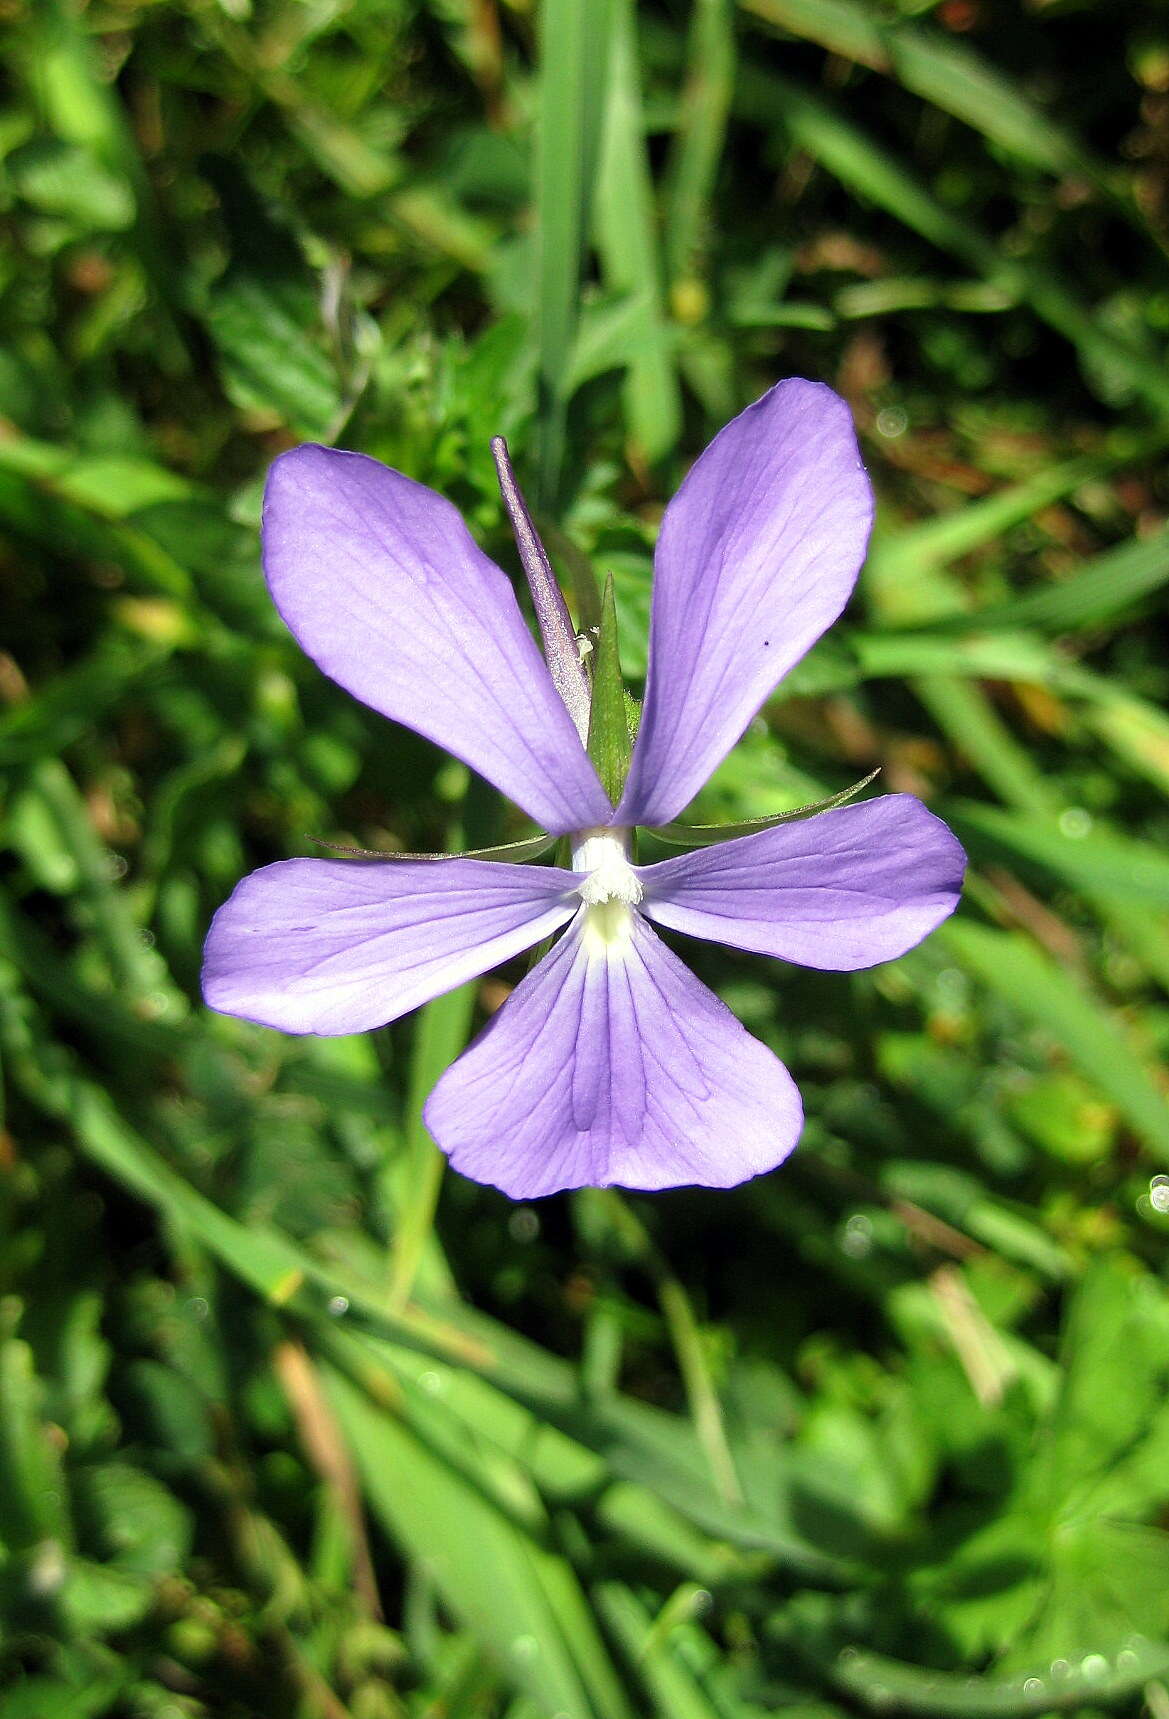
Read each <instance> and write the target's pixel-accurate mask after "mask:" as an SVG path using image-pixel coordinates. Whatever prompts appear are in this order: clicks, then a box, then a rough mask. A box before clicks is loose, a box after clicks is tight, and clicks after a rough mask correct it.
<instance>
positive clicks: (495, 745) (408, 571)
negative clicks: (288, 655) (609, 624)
mask: <svg viewBox="0 0 1169 1719" xmlns="http://www.w3.org/2000/svg"><path fill="white" fill-rule="evenodd" d="M264 571H265V573H266V575H267V578H268V585H269V587H270V589H271V592H272V597H273V600H274V601H275V604H276V607H277V608H278V609H279V610H280V613H281V615H282V616H283V617H284V620H285V621H286V622H287V624H288V626H289V628H290V629H291V631H292V632H293V633H294V634H295V636H296V639H297V641H298V643H299V644H300V645H301V647H302V648H303V649H304V650H305V652H306V653H307V654H308V655H309V656H310V657H312V659H313V661H314V662H316V663H317V664H319V666H320V667H321V668H322V669H323V670H324V671H325V673H326V674H327V675H330V676H331V677H332V679H333V680H335V681H337V682H338V683H339V684H340V685H341V686H343V687H344V688H345V689H346V691H348V692H351V693H353V695H354V696H355V697H356V698H360V699H361V700H362V702H363V703H365V704H368V705H370V706H371V707H372V708H373V709H374V710H379V711H381V713H382V714H383V716H389V717H392V718H393V719H394V720H395V721H396V722H402V723H405V725H406V726H407V727H408V728H413V729H416V730H417V731H418V733H419V734H424V735H426V737H427V739H429V740H433V741H435V742H437V744H438V745H440V746H444V747H445V748H446V749H447V751H448V752H453V753H454V754H455V756H456V757H458V758H461V759H463V761H464V762H465V763H467V764H469V765H471V767H472V768H473V769H475V770H478V771H479V773H480V775H482V776H486V778H487V779H488V781H490V782H493V783H494V784H495V786H496V787H497V788H499V789H501V790H502V791H503V793H505V794H506V795H507V796H508V798H509V799H512V800H514V801H515V802H516V804H517V805H518V806H522V807H523V809H524V811H525V812H527V813H529V814H530V816H532V817H533V818H535V819H536V821H537V822H538V823H540V824H542V825H543V826H544V828H545V829H547V830H551V831H554V832H556V833H563V832H564V831H566V830H571V829H582V828H585V827H587V826H588V825H590V824H598V823H604V822H605V821H606V820H607V819H608V818H609V817H610V816H611V814H612V807H611V806H610V804H609V800H608V796H607V795H606V794H605V792H604V790H603V788H602V787H601V784H600V782H599V781H598V779H597V773H596V771H595V770H594V769H593V766H592V764H591V763H590V762H589V759H588V757H587V756H586V753H585V750H584V747H583V746H582V745H581V741H580V736H579V735H578V734H577V732H576V729H575V727H574V725H573V721H572V718H571V717H570V716H569V714H568V711H567V709H566V707H565V705H564V702H563V700H562V699H561V698H560V696H559V694H558V693H557V692H556V689H555V687H554V686H553V684H552V680H551V677H550V675H549V673H548V669H547V667H546V665H545V663H544V659H543V657H542V656H541V655H540V652H539V648H538V647H537V645H536V641H535V640H534V639H533V637H532V635H531V634H530V633H529V631H528V629H527V627H526V626H525V625H524V620H523V616H522V615H521V613H520V609H519V604H518V603H517V601H516V597H515V593H514V591H513V590H512V588H511V585H510V583H509V582H508V579H507V577H506V575H505V574H504V573H503V572H502V571H501V570H500V569H499V568H498V567H497V566H496V565H495V563H494V562H493V561H491V560H489V559H488V557H487V556H486V555H484V554H483V551H482V550H481V549H480V548H479V547H478V545H477V544H476V543H475V541H474V539H473V538H472V536H471V534H470V532H469V531H468V530H467V527H466V526H465V525H464V523H463V520H462V517H461V515H460V514H459V512H458V509H457V508H455V507H453V506H452V505H451V503H450V502H449V501H446V500H444V499H443V497H442V496H440V495H436V494H435V492H434V491H433V490H431V489H427V488H426V487H425V485H424V484H420V483H415V482H414V481H413V480H412V479H411V478H407V477H403V476H402V474H401V472H396V471H392V470H391V469H390V468H389V467H388V466H383V465H381V464H380V463H379V462H378V461H377V460H373V459H370V458H369V457H368V456H367V455H365V454H350V453H342V452H339V451H338V450H337V449H335V448H319V447H314V446H307V447H303V448H295V449H294V450H293V451H292V452H291V453H287V454H282V455H281V457H280V458H279V459H278V460H277V461H276V463H275V464H274V465H273V467H272V470H271V472H270V474H269V477H268V487H267V489H266V491H265V494H264Z"/></svg>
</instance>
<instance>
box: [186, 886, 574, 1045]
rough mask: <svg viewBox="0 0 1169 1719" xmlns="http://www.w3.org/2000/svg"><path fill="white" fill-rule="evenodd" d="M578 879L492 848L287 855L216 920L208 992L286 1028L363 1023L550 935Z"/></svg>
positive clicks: (402, 1009) (317, 1029)
mask: <svg viewBox="0 0 1169 1719" xmlns="http://www.w3.org/2000/svg"><path fill="white" fill-rule="evenodd" d="M575 882H576V880H575V879H574V878H573V876H572V874H571V872H564V871H557V870H556V869H555V868H554V867H551V866H541V867H538V868H533V869H531V870H529V869H528V868H527V867H525V866H519V865H501V864H499V863H498V862H496V861H493V860H469V859H446V860H422V861H410V860H370V861H365V860H319V859H294V860H279V861H278V862H277V863H276V864H275V865H266V866H264V867H262V869H261V870H260V871H254V872H253V873H252V874H251V876H250V877H245V878H244V880H243V882H242V883H240V884H237V886H236V888H235V891H234V893H233V894H232V896H231V898H230V899H229V900H228V901H227V902H225V903H224V905H223V906H222V907H221V908H220V909H219V912H218V913H217V914H216V915H215V918H214V919H213V920H212V922H211V930H210V931H209V932H208V934H207V945H206V949H205V951H204V957H203V995H204V997H205V998H206V1000H207V1002H208V1003H209V1004H210V1005H211V1007H212V1008H213V1009H219V1010H220V1011H221V1012H222V1013H223V1014H225V1015H242V1016H243V1018H244V1019H245V1020H249V1021H260V1022H261V1023H262V1024H263V1025H264V1026H268V1027H280V1028H281V1029H282V1030H283V1031H284V1032H286V1033H322V1034H326V1035H331V1034H337V1033H359V1032H365V1031H367V1030H368V1029H369V1028H370V1027H380V1026H384V1025H385V1023H386V1022H387V1021H393V1020H396V1019H397V1018H398V1016H399V1015H404V1014H406V1013H407V1011H408V1010H410V1009H416V1008H417V1007H418V1006H419V1004H421V1003H425V1002H428V1001H429V1000H430V998H431V997H437V996H440V995H441V994H442V992H443V991H450V990H453V988H454V987H455V986H456V985H461V984H463V982H464V981H465V980H467V979H473V978H475V977H476V975H477V974H479V973H485V972H486V971H487V970H488V968H489V967H494V966H497V965H498V963H499V962H501V961H506V960H508V959H509V958H510V957H511V956H512V955H518V954H519V953H520V951H521V950H523V949H530V948H531V947H532V945H533V944H534V943H539V942H540V940H541V938H544V937H548V936H550V935H551V934H552V932H554V931H556V930H558V929H559V928H560V926H562V925H564V924H565V923H566V921H567V920H569V919H570V918H571V917H572V913H573V911H574V909H575V907H576V906H577V904H578V898H577V897H576V896H574V895H573V894H572V891H573V888H574V886H575Z"/></svg>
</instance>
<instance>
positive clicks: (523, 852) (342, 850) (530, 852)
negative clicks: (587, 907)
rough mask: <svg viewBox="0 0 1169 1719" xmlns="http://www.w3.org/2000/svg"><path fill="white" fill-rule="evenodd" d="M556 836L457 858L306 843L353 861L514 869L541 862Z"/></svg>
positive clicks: (320, 841)
mask: <svg viewBox="0 0 1169 1719" xmlns="http://www.w3.org/2000/svg"><path fill="white" fill-rule="evenodd" d="M556 839H557V838H556V837H555V836H549V835H545V834H544V832H543V831H542V830H541V832H540V834H539V835H538V836H524V837H523V839H522V840H521V841H518V842H504V843H503V844H502V845H501V846H499V847H494V848H468V849H466V851H465V852H463V853H456V854H407V853H403V852H402V851H401V849H400V848H391V849H386V848H347V847H343V846H342V844H341V843H340V842H327V841H324V840H323V839H322V837H320V836H306V837H305V840H306V841H309V842H313V843H315V844H316V846H317V847H319V848H328V849H329V850H330V851H331V852H332V853H335V854H345V855H346V856H347V857H348V858H350V859H376V860H434V861H436V862H437V861H439V860H452V859H473V860H510V861H511V862H512V864H513V865H522V864H523V862H524V861H525V860H532V859H539V858H540V855H541V854H546V853H547V852H548V849H549V848H550V847H551V846H552V844H553V842H555V841H556Z"/></svg>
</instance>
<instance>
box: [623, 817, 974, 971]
mask: <svg viewBox="0 0 1169 1719" xmlns="http://www.w3.org/2000/svg"><path fill="white" fill-rule="evenodd" d="M965 869H966V855H965V853H964V852H963V851H962V846H961V844H960V843H959V842H958V841H957V839H956V838H955V837H954V836H953V835H952V834H951V832H950V830H949V829H947V827H946V825H945V824H944V823H943V822H942V820H941V819H940V818H935V817H934V815H933V813H932V812H929V811H927V810H926V808H925V807H924V806H923V805H922V803H921V801H920V800H918V799H915V798H914V796H913V795H912V794H887V795H885V796H883V797H882V798H881V799H879V800H865V801H863V802H862V803H861V804H859V805H853V806H839V807H837V808H836V810H835V811H832V812H818V813H817V814H816V815H815V816H814V817H811V818H805V819H803V820H802V821H800V822H799V823H795V824H779V825H777V826H776V827H775V828H774V829H770V830H761V831H760V832H759V833H758V835H753V836H740V837H738V838H737V839H736V840H732V841H728V842H721V843H719V844H718V845H717V846H715V847H709V848H700V849H698V850H697V851H696V852H694V853H689V854H679V855H678V856H677V858H675V859H668V860H662V861H661V862H660V863H659V864H657V865H650V866H642V867H639V868H638V876H639V877H640V879H641V881H642V885H643V887H644V890H645V895H644V897H643V899H642V903H641V908H642V912H643V913H645V914H646V915H647V916H648V917H649V918H650V919H652V920H654V921H655V922H656V923H657V924H658V925H665V926H668V927H669V928H670V930H671V931H685V932H687V933H688V934H689V935H690V936H692V937H705V938H708V939H709V940H710V941H711V942H714V943H729V944H731V946H732V947H733V948H735V949H751V950H754V951H756V952H757V953H758V954H761V955H777V956H779V957H780V958H781V959H782V960H784V961H795V962H797V963H798V964H799V965H800V966H802V967H821V968H825V969H828V970H831V971H836V972H840V971H845V970H851V969H853V968H857V967H872V966H875V965H876V963H877V962H879V961H891V960H893V958H894V957H895V956H897V955H904V953H905V951H906V950H907V949H912V948H913V946H914V944H915V943H920V942H921V940H922V938H923V937H925V936H927V935H928V934H929V932H931V931H933V930H934V929H935V927H936V926H938V925H940V924H941V922H942V920H943V919H946V918H948V917H949V915H950V914H951V913H953V911H954V909H955V907H956V906H957V904H958V897H959V895H960V893H961V890H962V877H963V873H964V872H965Z"/></svg>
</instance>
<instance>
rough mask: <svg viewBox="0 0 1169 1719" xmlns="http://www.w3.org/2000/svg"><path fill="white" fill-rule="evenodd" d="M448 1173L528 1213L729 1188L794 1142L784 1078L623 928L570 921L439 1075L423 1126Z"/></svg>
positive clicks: (767, 1056) (708, 998)
mask: <svg viewBox="0 0 1169 1719" xmlns="http://www.w3.org/2000/svg"><path fill="white" fill-rule="evenodd" d="M423 1115H424V1119H425V1122H426V1126H427V1127H428V1128H429V1130H430V1132H431V1134H432V1135H433V1136H434V1138H435V1140H436V1141H437V1142H438V1144H439V1145H440V1146H441V1147H442V1149H443V1150H444V1151H445V1152H447V1153H448V1154H449V1155H450V1160H451V1163H452V1164H453V1165H454V1167H455V1169H457V1170H461V1171H462V1173H463V1174H464V1175H466V1176H471V1177H473V1178H474V1179H475V1180H476V1181H479V1182H490V1183H492V1184H493V1185H494V1186H495V1187H498V1188H502V1189H503V1191H504V1193H506V1194H510V1195H511V1196H512V1198H513V1199H532V1198H535V1197H537V1196H539V1195H541V1194H553V1193H556V1192H557V1191H558V1190H560V1189H562V1188H580V1187H609V1186H612V1185H617V1186H620V1187H625V1188H671V1187H677V1186H680V1185H687V1184H698V1185H700V1186H705V1187H712V1188H727V1187H732V1186H733V1185H734V1184H735V1183H737V1182H742V1181H745V1180H746V1179H747V1177H749V1176H757V1175H759V1173H760V1172H761V1171H763V1170H770V1169H772V1168H773V1167H774V1166H775V1165H776V1164H778V1163H779V1162H780V1161H781V1159H783V1158H785V1157H786V1156H787V1154H788V1153H789V1152H790V1151H791V1149H792V1147H793V1146H794V1145H795V1143H796V1141H797V1139H798V1138H799V1134H800V1128H801V1125H802V1121H803V1112H802V1108H801V1105H800V1097H799V1093H798V1092H797V1091H796V1088H795V1085H794V1083H793V1081H792V1078H791V1076H790V1075H789V1074H788V1072H787V1070H786V1068H784V1066H783V1064H782V1063H781V1062H780V1061H779V1059H778V1057H776V1056H774V1055H773V1054H772V1052H771V1051H769V1050H767V1049H766V1047H765V1046H763V1045H761V1044H760V1043H759V1041H758V1039H754V1038H752V1037H751V1035H750V1033H748V1032H746V1031H745V1029H744V1028H743V1027H741V1026H740V1025H739V1023H738V1021H737V1020H736V1019H735V1017H734V1016H733V1015H732V1014H731V1012H730V1010H729V1009H728V1008H726V1007H725V1005H724V1004H722V1003H721V1002H720V1001H719V1000H718V998H717V997H716V996H714V994H713V993H712V992H711V991H709V990H708V989H707V988H706V986H705V985H703V984H701V983H700V981H699V980H697V979H696V978H695V977H694V975H693V974H692V973H690V972H688V971H687V969H686V968H685V967H684V966H683V965H682V963H681V962H680V961H679V960H678V958H677V956H676V955H674V954H672V953H671V952H670V950H668V949H667V948H666V947H665V945H664V944H663V943H662V942H661V941H660V940H659V939H658V938H657V937H655V936H654V934H653V932H652V931H651V930H650V928H649V926H648V925H646V924H645V923H644V922H643V921H642V920H640V919H639V918H638V917H637V916H636V915H634V916H633V917H632V921H631V926H630V934H629V937H628V939H627V940H626V941H624V942H620V941H617V942H609V943H606V942H604V941H602V940H601V939H599V938H598V937H596V936H595V935H594V934H593V933H592V932H591V931H590V930H589V929H588V924H587V919H586V916H585V914H584V913H582V914H581V915H580V916H579V917H578V919H577V921H576V923H575V924H574V925H573V926H572V927H571V929H570V930H569V931H568V933H567V934H566V935H565V936H564V937H563V938H562V939H561V941H560V942H559V943H558V944H557V945H556V946H555V948H554V949H553V950H552V951H551V953H550V954H549V955H547V956H546V957H545V958H544V960H543V961H541V962H540V964H539V966H538V967H535V968H534V969H533V970H532V972H530V973H529V974H528V975H527V977H526V978H525V979H523V980H522V982H521V983H520V984H519V985H518V986H517V987H516V989H515V991H514V992H513V993H512V995H511V996H510V997H509V998H508V1000H507V1002H506V1003H505V1004H504V1005H503V1007H502V1009H500V1011H499V1013H498V1014H497V1015H495V1016H494V1017H493V1019H492V1020H491V1021H490V1023H489V1024H488V1026H487V1027H486V1028H485V1029H484V1031H483V1032H482V1033H481V1034H480V1035H479V1037H478V1038H477V1039H476V1040H475V1042H474V1043H473V1044H472V1045H471V1047H470V1049H469V1050H467V1051H465V1052H464V1053H463V1055H462V1056H461V1057H460V1058H459V1059H458V1061H457V1062H456V1063H454V1064H453V1066H452V1067H451V1068H449V1069H448V1070H447V1072H446V1073H445V1074H444V1075H443V1076H442V1078H441V1080H440V1081H439V1083H438V1085H437V1086H436V1087H435V1089H434V1091H433V1092H432V1093H431V1095H430V1098H429V1100H428V1101H427V1104H426V1108H425V1111H424V1113H423Z"/></svg>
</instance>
